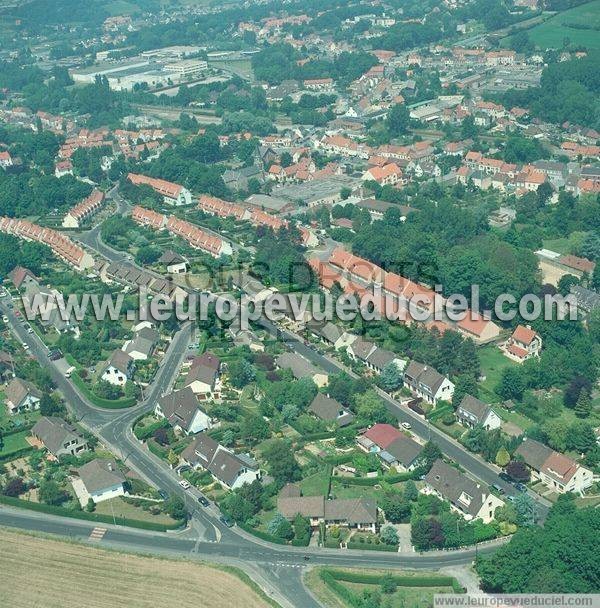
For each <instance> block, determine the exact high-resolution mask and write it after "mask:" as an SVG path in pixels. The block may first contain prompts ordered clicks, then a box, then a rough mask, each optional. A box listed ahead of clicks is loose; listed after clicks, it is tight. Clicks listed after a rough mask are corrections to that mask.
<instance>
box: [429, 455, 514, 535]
mask: <svg viewBox="0 0 600 608" xmlns="http://www.w3.org/2000/svg"><path fill="white" fill-rule="evenodd" d="M421 492H423V494H433V495H434V496H437V497H438V498H441V499H443V500H447V501H448V502H449V503H450V505H451V506H452V509H453V510H454V511H456V512H458V513H460V514H461V515H462V516H463V517H464V518H465V519H466V520H467V521H470V520H474V519H481V520H482V521H483V522H484V523H486V524H487V523H489V522H491V521H492V520H493V519H494V513H495V512H496V509H497V508H498V507H502V506H504V502H503V501H502V500H500V499H499V498H497V497H496V496H494V495H493V494H491V493H490V491H489V488H487V487H485V486H482V485H481V484H479V483H476V482H475V481H473V480H472V479H471V478H470V477H467V476H466V475H465V474H464V473H461V472H460V471H459V470H458V469H455V468H454V467H451V466H450V465H449V464H446V463H445V462H444V461H443V460H439V459H438V460H436V461H435V462H434V463H433V466H432V467H431V470H430V471H429V473H427V475H425V487H424V488H423V489H422V490H421Z"/></svg>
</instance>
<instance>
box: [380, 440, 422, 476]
mask: <svg viewBox="0 0 600 608" xmlns="http://www.w3.org/2000/svg"><path fill="white" fill-rule="evenodd" d="M422 450H423V446H422V445H421V444H419V443H417V442H416V441H414V440H413V439H411V438H410V437H407V436H406V435H400V437H398V439H395V440H394V441H392V443H390V445H388V446H387V448H386V451H387V452H389V453H390V454H391V455H392V456H394V458H395V459H396V460H397V461H398V462H399V463H400V464H401V465H403V466H404V467H406V468H408V467H410V466H412V465H413V464H414V463H415V461H416V460H417V459H418V458H419V455H420V454H421V452H422Z"/></svg>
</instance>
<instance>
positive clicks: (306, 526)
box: [294, 513, 311, 544]
mask: <svg viewBox="0 0 600 608" xmlns="http://www.w3.org/2000/svg"><path fill="white" fill-rule="evenodd" d="M310 532H311V530H310V520H309V519H308V517H303V516H302V515H300V513H298V514H297V515H296V517H294V535H295V537H296V538H297V539H298V540H300V541H308V539H309V538H310ZM307 544H308V542H307Z"/></svg>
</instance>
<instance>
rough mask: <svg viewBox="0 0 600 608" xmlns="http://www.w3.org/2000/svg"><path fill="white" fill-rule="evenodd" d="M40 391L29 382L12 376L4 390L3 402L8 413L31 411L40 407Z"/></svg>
mask: <svg viewBox="0 0 600 608" xmlns="http://www.w3.org/2000/svg"><path fill="white" fill-rule="evenodd" d="M41 398H42V393H41V392H40V391H39V390H38V389H37V388H36V387H35V386H34V385H33V384H31V382H27V381H26V380H21V378H14V379H13V380H11V381H10V383H9V384H8V386H7V387H6V389H5V390H4V402H5V403H6V407H7V409H8V413H9V414H10V415H13V414H22V413H23V412H31V411H32V410H37V409H39V407H40V400H41Z"/></svg>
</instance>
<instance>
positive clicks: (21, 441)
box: [0, 431, 29, 457]
mask: <svg viewBox="0 0 600 608" xmlns="http://www.w3.org/2000/svg"><path fill="white" fill-rule="evenodd" d="M28 435H29V431H21V432H20V433H13V434H12V435H5V436H4V437H3V446H2V449H1V450H0V457H3V456H8V455H9V454H12V453H14V452H18V451H19V450H22V449H23V448H28V447H29V444H28V443H27V441H26V440H25V438H26V437H27V436H28Z"/></svg>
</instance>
